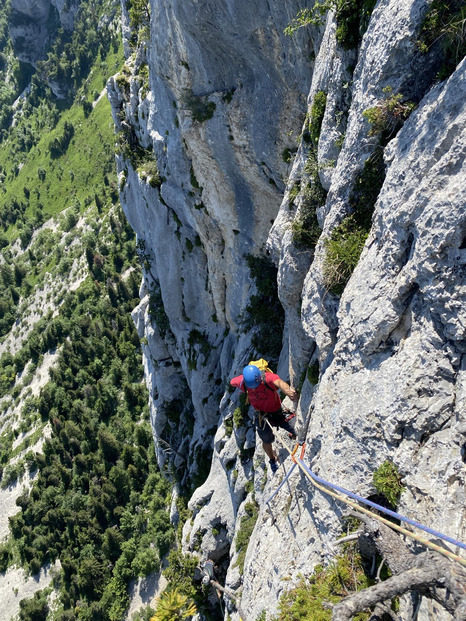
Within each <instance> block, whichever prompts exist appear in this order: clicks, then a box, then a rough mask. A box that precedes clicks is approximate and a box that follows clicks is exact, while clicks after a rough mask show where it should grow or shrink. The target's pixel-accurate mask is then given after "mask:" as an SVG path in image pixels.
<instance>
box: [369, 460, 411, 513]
mask: <svg viewBox="0 0 466 621" xmlns="http://www.w3.org/2000/svg"><path fill="white" fill-rule="evenodd" d="M372 483H373V485H374V487H375V489H376V490H377V492H378V493H379V494H382V496H384V497H385V498H386V500H387V501H388V503H389V504H390V506H391V507H392V508H396V506H397V505H398V501H399V500H400V496H401V493H402V492H403V490H404V486H403V484H402V483H401V474H400V472H399V471H398V468H397V467H396V466H395V464H394V463H393V462H392V461H390V460H386V461H384V462H383V463H382V464H381V465H380V466H379V467H378V468H377V470H375V471H374V475H373V477H372Z"/></svg>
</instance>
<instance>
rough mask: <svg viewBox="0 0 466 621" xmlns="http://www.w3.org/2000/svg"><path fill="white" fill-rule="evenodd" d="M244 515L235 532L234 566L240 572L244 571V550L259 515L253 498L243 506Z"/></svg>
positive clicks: (245, 550) (246, 547)
mask: <svg viewBox="0 0 466 621" xmlns="http://www.w3.org/2000/svg"><path fill="white" fill-rule="evenodd" d="M244 510H245V512H246V513H245V515H243V517H242V518H241V520H240V524H239V528H238V531H237V534H236V552H237V554H238V556H237V559H236V566H237V567H238V569H239V571H240V574H243V573H244V562H245V560H246V552H247V549H248V545H249V540H250V539H251V535H252V531H253V530H254V526H255V525H256V522H257V518H258V516H259V506H258V505H257V503H256V501H255V499H254V498H253V499H252V500H251V501H250V502H247V503H246V504H245V506H244Z"/></svg>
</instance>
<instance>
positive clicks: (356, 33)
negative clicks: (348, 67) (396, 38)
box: [285, 0, 376, 50]
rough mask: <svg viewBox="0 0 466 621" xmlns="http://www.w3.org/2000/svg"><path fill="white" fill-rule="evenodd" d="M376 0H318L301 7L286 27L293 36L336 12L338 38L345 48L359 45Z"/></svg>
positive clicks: (318, 23)
mask: <svg viewBox="0 0 466 621" xmlns="http://www.w3.org/2000/svg"><path fill="white" fill-rule="evenodd" d="M375 5H376V0H317V1H316V2H315V3H314V5H313V7H312V8H310V9H301V10H300V11H299V12H298V14H297V16H296V17H295V18H294V19H293V20H292V21H291V23H290V24H289V25H288V26H287V27H286V28H285V34H287V35H290V36H292V35H293V34H294V33H295V32H296V31H297V30H298V29H299V28H304V27H306V26H322V25H323V23H324V18H325V16H326V14H327V12H328V11H334V12H335V21H336V23H337V29H336V33H335V36H336V39H337V41H338V43H339V44H340V45H341V46H342V48H343V49H345V50H350V49H353V48H355V47H357V46H358V45H359V43H360V41H361V38H362V35H363V34H364V32H365V31H366V30H367V26H368V24H369V20H370V17H371V14H372V11H373V10H374V7H375Z"/></svg>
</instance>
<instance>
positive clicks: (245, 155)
mask: <svg viewBox="0 0 466 621" xmlns="http://www.w3.org/2000/svg"><path fill="white" fill-rule="evenodd" d="M269 4H270V3H269ZM272 5H273V6H270V7H269V8H267V9H266V8H265V7H264V5H263V3H262V2H258V3H254V6H252V5H251V4H245V3H243V2H227V3H216V2H194V3H192V4H190V5H189V7H188V5H186V3H183V2H174V3H170V4H167V3H166V2H152V3H151V40H150V44H148V45H147V47H146V48H145V47H144V46H142V47H141V48H139V50H138V51H137V52H136V53H135V54H134V55H133V56H131V57H130V58H129V59H128V62H127V64H128V67H129V70H130V71H131V74H132V75H131V78H130V79H128V83H127V85H126V86H125V85H124V83H123V82H124V81H122V80H121V77H120V78H118V79H112V80H110V82H109V85H108V91H109V97H110V101H111V103H112V108H113V112H114V118H115V122H116V126H117V129H118V130H120V135H123V136H126V138H124V140H126V145H127V146H129V148H130V149H131V148H132V146H131V145H133V144H134V142H137V143H138V144H139V145H140V146H142V147H144V148H145V149H148V150H149V151H152V150H153V153H154V155H155V157H156V159H157V167H158V171H159V174H160V177H161V179H162V184H161V186H160V187H153V186H154V185H157V184H155V183H153V182H151V178H150V175H149V174H145V168H144V167H145V166H146V169H148V168H147V162H146V164H144V162H141V161H134V159H133V162H131V161H130V160H129V159H128V157H126V158H125V157H119V158H118V169H119V174H120V180H121V183H120V187H121V189H122V192H121V199H122V203H123V206H124V208H125V211H126V213H127V216H128V219H129V222H130V223H131V225H132V226H133V228H134V229H135V231H136V232H137V235H138V242H139V247H140V251H141V255H142V256H143V257H144V258H143V264H144V282H143V286H142V291H141V293H142V295H143V296H146V295H147V296H148V298H147V301H146V303H145V304H142V305H141V306H140V308H139V310H138V311H137V312H136V315H137V317H136V320H137V323H138V326H140V334H141V335H146V337H147V345H146V346H145V353H146V355H145V360H146V365H147V371H148V376H149V377H150V378H151V379H150V384H151V390H152V394H153V396H154V400H153V402H152V406H153V422H154V429H155V430H156V435H157V437H159V438H160V437H161V436H160V434H161V433H162V429H164V428H165V433H166V435H165V436H164V437H163V438H162V440H163V441H165V442H168V443H169V444H170V445H172V446H173V443H174V442H175V443H176V444H177V446H178V448H177V451H178V453H179V455H178V459H182V456H184V457H186V454H187V453H188V452H190V453H191V454H192V449H193V446H194V445H196V446H198V445H202V446H204V448H205V445H204V443H205V442H206V441H207V443H208V447H209V450H211V445H212V435H210V436H209V435H206V434H207V431H208V430H210V431H211V434H212V433H214V432H215V429H216V428H217V425H218V422H219V401H220V398H221V396H222V394H223V392H224V389H225V383H226V381H227V379H228V377H230V375H231V371H232V368H234V369H235V371H237V370H239V366H241V365H242V364H243V362H244V358H245V356H246V355H251V354H252V352H251V351H250V340H249V336H248V335H245V336H244V337H241V338H240V341H239V344H238V327H239V321H240V315H241V312H242V311H243V309H244V306H245V303H246V301H247V299H248V296H249V293H250V288H251V283H250V275H249V270H248V268H247V265H246V263H245V260H244V255H245V254H248V253H257V252H259V250H260V249H261V248H263V247H264V245H265V242H266V239H267V235H268V231H269V229H270V226H271V224H272V222H273V220H274V218H275V216H276V214H277V212H278V209H279V206H280V202H281V198H282V194H283V190H284V187H285V181H284V178H285V177H286V175H287V172H288V169H289V164H287V163H286V162H285V161H284V159H283V156H282V153H283V151H284V150H285V149H287V148H288V149H289V148H296V135H297V134H298V133H299V132H300V129H301V125H302V121H303V118H304V114H305V110H306V95H307V92H308V90H309V85H310V76H311V66H312V65H311V63H310V61H309V54H310V52H311V51H312V49H313V43H312V40H311V38H310V36H309V34H306V33H303V34H302V35H300V36H299V37H297V38H296V39H293V40H292V39H289V38H286V37H285V35H284V34H283V30H284V28H285V26H286V24H287V23H288V22H289V20H290V19H291V17H292V16H293V15H294V14H296V12H297V10H298V8H299V6H298V5H299V3H298V2H296V1H293V2H284V3H283V2H275V3H272ZM124 21H125V23H126V24H127V21H128V18H127V15H126V14H125V19H124ZM124 32H127V29H126V28H125V29H124ZM126 48H127V49H129V47H128V45H127V46H126ZM303 49H304V50H306V53H305V54H304V55H303V53H302V50H303ZM145 63H148V68H149V81H148V83H146V82H145V81H144V80H145V78H144V77H143V75H142V74H143V68H144V66H145ZM290 133H291V135H290ZM156 299H157V300H158V302H156ZM151 300H152V305H153V306H152V317H151V316H150V309H151V307H150V303H149V302H150V301H151ZM157 304H158V305H159V306H158V307H160V308H162V307H163V309H164V311H163V315H161V314H159V316H158V321H157V318H156V319H155V322H154V317H156V316H157V312H156V311H155V310H154V305H155V306H157ZM245 352H248V354H246V353H245ZM182 385H184V387H185V388H184V390H183V391H181V390H180V386H182ZM186 395H187V396H186ZM175 399H182V400H183V402H184V404H185V405H186V407H189V406H188V405H187V404H188V401H189V400H191V401H192V407H193V408H194V410H195V418H194V417H193V416H192V414H191V413H190V414H189V418H191V419H192V418H194V427H195V428H194V430H192V429H191V430H190V431H189V430H188V429H184V433H182V434H181V435H180V427H179V425H178V422H176V423H174V422H173V420H172V421H170V418H168V423H167V417H166V416H165V414H164V412H165V411H166V410H167V407H168V406H167V404H168V403H169V402H170V401H173V400H175ZM184 414H185V413H182V417H183V416H184ZM172 418H173V417H172ZM170 423H171V424H172V426H171V428H170ZM175 425H178V428H177V429H175V428H174V427H175ZM169 428H170V430H169ZM168 430H169V431H168ZM188 433H189V436H188ZM167 434H168V435H169V436H170V438H168V437H167ZM175 435H177V437H176V440H175ZM182 436H184V437H182ZM163 446H165V445H163ZM189 446H191V449H189ZM159 458H160V459H161V460H162V461H164V455H163V447H162V445H159Z"/></svg>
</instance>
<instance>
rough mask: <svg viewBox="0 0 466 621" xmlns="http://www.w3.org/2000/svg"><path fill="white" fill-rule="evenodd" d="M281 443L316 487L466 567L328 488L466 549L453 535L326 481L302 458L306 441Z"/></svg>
mask: <svg viewBox="0 0 466 621" xmlns="http://www.w3.org/2000/svg"><path fill="white" fill-rule="evenodd" d="M309 418H310V417H309ZM267 423H268V424H269V425H270V423H269V422H268V421H267ZM307 428H308V424H307V425H306V429H307ZM280 444H282V446H284V447H285V449H286V450H287V451H288V453H289V454H290V456H291V458H292V459H293V461H294V463H296V464H298V466H299V468H300V469H301V471H302V472H304V474H305V476H306V477H307V478H308V479H309V480H310V481H311V483H312V484H313V485H314V487H316V488H317V489H319V490H320V491H322V492H324V493H325V494H328V495H329V496H332V497H333V498H335V499H336V500H339V501H340V502H343V503H345V504H347V505H349V506H350V507H353V509H355V510H356V511H359V512H360V513H364V514H365V515H368V516H369V517H371V518H373V519H375V520H378V521H379V522H382V523H383V524H385V525H386V526H389V527H390V528H392V529H393V530H396V531H398V532H399V533H402V534H403V535H406V536H407V537H410V538H411V539H414V540H415V541H418V542H419V543H421V544H422V545H424V546H426V547H428V548H431V549H432V550H435V551H436V552H439V553H440V554H443V555H444V556H447V557H448V558H450V559H451V560H453V561H456V562H457V563H460V564H461V565H463V566H464V567H466V559H464V558H462V557H461V556H458V555H457V554H454V553H453V552H451V551H450V550H447V549H445V548H442V547H441V546H439V545H437V544H435V543H433V542H432V541H428V540H427V539H423V538H422V537H420V536H419V535H416V534H415V533H412V532H411V531H409V530H407V529H406V528H403V527H402V526H399V525H398V524H395V523H393V522H391V521H390V520H387V519H386V518H384V517H382V516H381V515H377V514H376V513H373V512H372V511H369V509H366V508H365V507H361V506H360V505H359V504H357V503H355V502H353V501H352V500H349V499H348V498H345V497H344V496H341V495H340V494H336V493H335V492H332V491H330V490H329V489H327V487H330V488H331V489H335V490H336V491H338V492H341V493H343V494H346V495H348V496H349V497H350V498H354V499H355V500H357V501H358V502H362V503H364V504H367V505H369V506H371V507H373V508H374V509H377V510H378V511H382V512H383V513H386V514H388V515H390V516H391V517H394V518H396V519H399V520H400V521H402V522H406V523H408V524H410V525H411V526H415V527H416V528H419V529H421V530H423V531H425V532H427V533H429V534H432V535H434V536H436V537H438V538H440V539H443V540H445V541H448V542H449V543H452V544H453V545H456V546H458V547H460V548H462V549H464V550H466V545H465V544H464V543H462V542H460V541H457V540H456V539H453V538H452V537H449V536H447V535H444V534H443V533H440V532H438V531H436V530H433V529H431V528H429V527H427V526H424V525H422V524H419V522H415V521H414V520H411V519H410V518H406V517H404V516H403V515H401V514H399V513H396V512H395V511H391V510H390V509H386V508H385V507H382V506H381V505H378V504H376V503H375V502H372V501H371V500H367V499H366V498H363V497H362V496H358V495H357V494H353V493H352V492H350V491H348V490H346V489H344V488H343V487H339V486H338V485H335V484H333V483H329V482H328V481H325V480H324V479H322V478H321V477H319V476H318V475H316V474H315V473H314V472H312V470H310V468H308V466H306V464H305V463H304V461H303V459H302V458H303V456H304V449H305V446H306V445H305V443H304V442H298V443H297V445H296V447H295V448H294V450H293V452H292V451H290V449H289V448H288V447H287V446H286V445H285V444H283V443H281V442H280ZM299 444H301V446H302V449H301V456H300V457H295V453H296V451H297V447H298V445H299ZM292 471H293V468H291V469H290V472H289V473H288V475H287V476H286V477H285V479H284V480H283V482H282V483H281V484H280V486H279V487H278V489H277V490H276V492H275V493H274V494H272V496H271V497H270V498H269V499H268V500H267V501H266V502H267V503H268V502H270V500H272V498H273V497H274V496H275V494H276V493H277V492H278V491H279V489H280V488H281V487H283V484H284V483H285V481H286V480H287V479H288V477H289V476H290V474H291V472H292ZM321 484H322V485H321ZM323 485H326V486H327V487H323Z"/></svg>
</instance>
